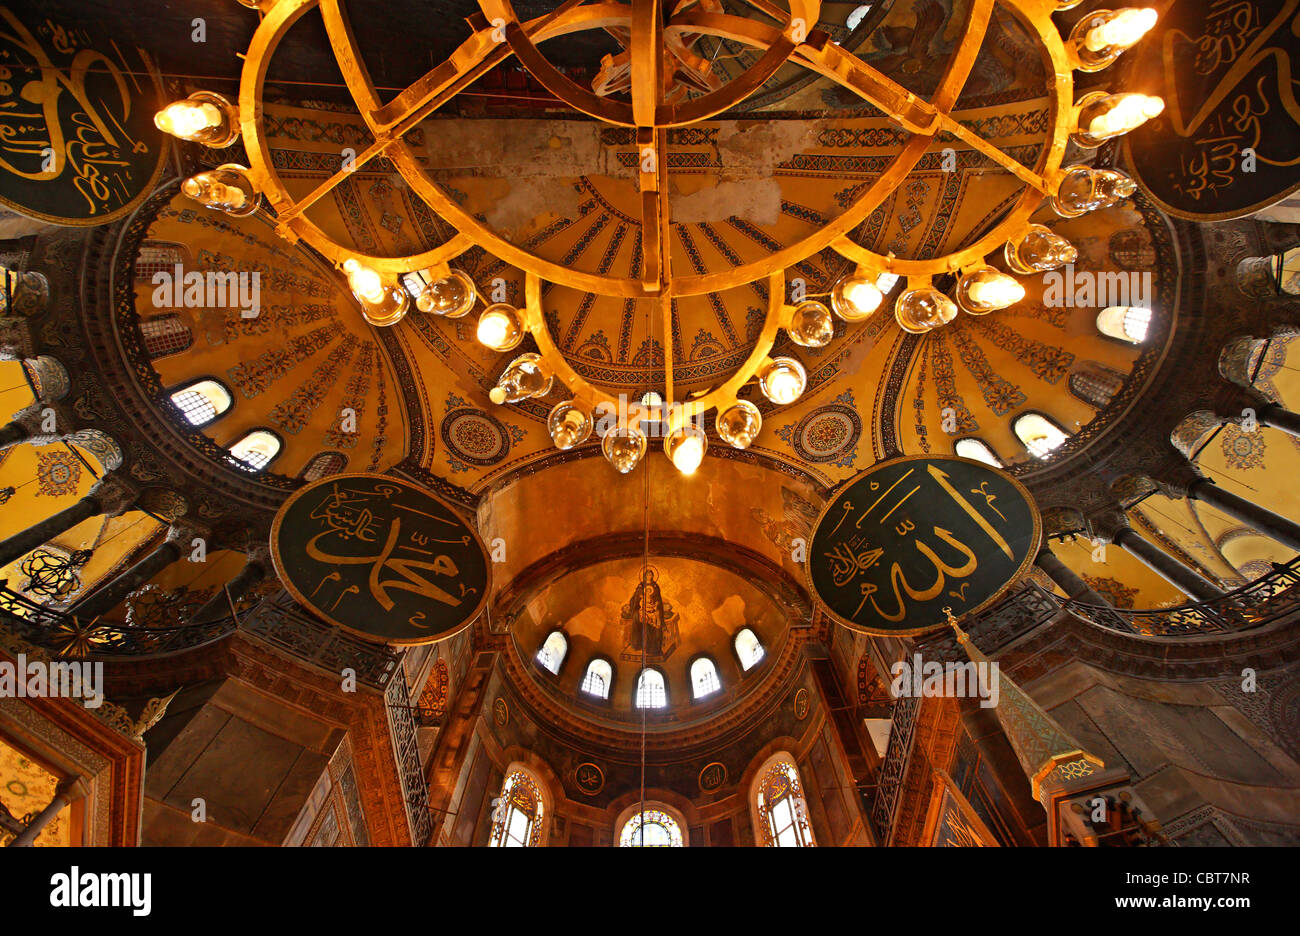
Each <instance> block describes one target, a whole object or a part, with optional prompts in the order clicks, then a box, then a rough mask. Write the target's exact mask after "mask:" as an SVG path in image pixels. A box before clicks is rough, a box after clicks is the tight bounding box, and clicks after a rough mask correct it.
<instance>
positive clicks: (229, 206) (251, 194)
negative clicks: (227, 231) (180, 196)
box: [181, 163, 257, 218]
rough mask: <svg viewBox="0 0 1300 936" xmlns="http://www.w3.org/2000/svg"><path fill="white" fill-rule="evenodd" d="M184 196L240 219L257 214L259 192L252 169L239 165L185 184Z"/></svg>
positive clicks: (207, 173) (208, 172)
mask: <svg viewBox="0 0 1300 936" xmlns="http://www.w3.org/2000/svg"><path fill="white" fill-rule="evenodd" d="M181 192H182V193H184V194H185V196H186V197H188V198H192V199H194V201H196V202H198V203H199V204H200V205H203V206H204V207H206V208H211V209H213V210H214V211H224V212H225V213H226V214H229V215H234V216H235V217H237V218H242V217H244V216H246V215H250V214H252V213H253V212H254V211H256V210H257V190H256V189H255V188H253V182H252V179H251V178H250V177H249V175H248V169H247V168H245V167H244V166H240V165H237V164H235V163H226V164H225V165H222V166H218V167H217V168H215V169H209V170H207V171H206V172H200V173H199V174H198V175H195V176H191V177H190V178H188V179H186V180H185V181H184V182H182V183H181Z"/></svg>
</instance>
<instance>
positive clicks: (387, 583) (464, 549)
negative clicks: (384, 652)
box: [271, 474, 491, 645]
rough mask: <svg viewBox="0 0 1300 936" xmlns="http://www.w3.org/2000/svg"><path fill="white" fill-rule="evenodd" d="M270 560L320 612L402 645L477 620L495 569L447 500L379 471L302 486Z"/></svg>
mask: <svg viewBox="0 0 1300 936" xmlns="http://www.w3.org/2000/svg"><path fill="white" fill-rule="evenodd" d="M271 558H272V561H273V562H274V563H275V571H276V573H277V574H278V575H279V576H280V581H281V582H283V583H284V587H285V588H286V589H288V591H289V593H290V594H291V595H293V597H294V598H295V599H297V600H298V601H299V602H300V603H302V604H303V605H305V606H306V607H307V608H308V609H310V610H311V611H312V612H313V613H315V614H317V615H319V616H320V617H322V618H324V619H325V620H327V621H329V622H331V623H333V624H337V625H338V626H339V627H342V628H344V629H346V630H349V631H351V632H352V633H354V634H357V635H358V636H360V637H364V638H366V639H369V640H380V641H384V642H385V643H390V644H399V645H407V644H424V643H432V642H434V641H436V640H443V639H445V638H447V637H451V636H452V635H454V634H456V633H457V632H459V631H460V630H461V629H463V628H464V627H466V626H467V625H469V624H470V622H472V621H473V620H474V619H475V618H476V617H478V615H479V612H480V611H481V610H482V608H483V604H484V602H485V601H486V600H487V593H488V577H489V571H490V569H491V565H490V563H489V562H488V554H487V550H486V549H484V547H483V541H482V540H481V539H480V538H479V536H478V533H476V532H475V531H474V529H473V528H471V527H470V526H469V525H468V524H467V523H466V522H465V521H464V520H462V519H461V518H460V516H459V515H457V514H456V513H455V511H453V510H452V509H451V507H450V506H448V505H447V504H446V503H445V502H443V501H442V500H441V499H440V498H438V497H436V496H434V495H433V494H431V493H429V492H428V491H426V490H425V489H424V488H421V487H418V486H416V485H414V484H411V483H409V482H407V481H403V480H401V479H399V478H392V477H389V476H387V475H371V474H341V475H331V476H330V477H328V478H322V479H321V480H320V481H317V482H315V483H313V484H309V485H307V486H306V487H304V488H301V489H300V490H298V491H296V492H295V493H294V494H293V496H292V497H290V498H289V499H288V500H287V501H285V502H284V504H283V506H281V507H280V511H279V513H277V514H276V517H275V523H274V525H273V526H272V527H271Z"/></svg>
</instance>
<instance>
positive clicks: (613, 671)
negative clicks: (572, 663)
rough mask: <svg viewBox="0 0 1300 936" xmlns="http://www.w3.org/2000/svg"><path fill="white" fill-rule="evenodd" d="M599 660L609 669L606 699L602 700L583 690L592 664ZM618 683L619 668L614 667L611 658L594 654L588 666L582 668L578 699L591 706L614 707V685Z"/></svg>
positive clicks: (588, 661) (589, 659)
mask: <svg viewBox="0 0 1300 936" xmlns="http://www.w3.org/2000/svg"><path fill="white" fill-rule="evenodd" d="M567 655H568V654H566V656H567ZM597 660H599V661H600V662H602V663H604V664H605V665H606V666H608V667H609V685H608V686H606V687H605V697H604V698H601V697H600V696H598V695H592V694H591V693H590V692H588V691H587V690H586V689H584V688H582V687H583V684H584V683H586V681H587V674H588V672H590V670H591V664H593V663H595V662H596V661H597ZM616 682H618V667H617V666H615V665H614V661H613V660H612V659H610V658H609V657H607V656H605V654H603V653H597V654H594V655H592V656H591V657H589V658H588V660H587V663H586V665H585V666H583V668H582V678H581V679H579V680H578V693H577V695H578V698H579V699H581V700H582V701H584V702H587V703H589V704H591V705H603V706H610V705H613V703H614V684H615V683H616Z"/></svg>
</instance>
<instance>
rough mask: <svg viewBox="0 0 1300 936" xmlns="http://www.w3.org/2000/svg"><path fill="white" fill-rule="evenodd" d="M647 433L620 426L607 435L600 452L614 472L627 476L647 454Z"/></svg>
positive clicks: (602, 441)
mask: <svg viewBox="0 0 1300 936" xmlns="http://www.w3.org/2000/svg"><path fill="white" fill-rule="evenodd" d="M645 448H646V440H645V433H643V432H642V431H641V430H640V429H637V428H635V427H633V426H619V427H617V428H615V429H611V430H610V431H609V432H607V433H605V438H603V439H602V440H601V442H600V450H601V452H602V453H603V454H604V456H605V458H606V459H607V460H608V461H609V463H610V464H611V465H613V466H614V470H615V471H617V472H618V473H619V474H627V473H628V472H629V471H631V470H632V469H633V468H635V467H636V465H637V462H639V461H640V460H641V456H642V455H644V454H645Z"/></svg>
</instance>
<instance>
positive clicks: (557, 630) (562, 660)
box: [533, 627, 612, 689]
mask: <svg viewBox="0 0 1300 936" xmlns="http://www.w3.org/2000/svg"><path fill="white" fill-rule="evenodd" d="M555 634H559V635H560V636H561V637H562V638H564V652H563V653H562V654H560V663H559V665H558V666H556V668H555V672H551V671H550V670H549V669H547V668H546V666H545V665H544V664H543V663H542V661H541V660H539V659H537V658H538V656H540V655H541V652H542V650H544V649H545V648H546V643H547V641H549V640H550V639H551V637H553V636H554V635H555ZM571 649H572V647H571V646H570V645H569V635H568V634H566V633H565V632H564V628H562V627H552V628H551V629H550V630H549V631H547V632H546V636H545V637H543V638H542V642H541V643H540V644H538V646H537V652H536V653H534V654H533V664H534V665H535V666H537V667H538V668H539V669H541V670H542V672H544V673H546V675H548V676H553V677H555V678H557V679H558V678H559V676H560V674H561V673H562V672H564V664H565V663H567V662H568V661H569V656H570V654H569V651H570V650H571ZM589 662H594V658H593V660H592V661H589ZM611 668H612V667H611ZM582 675H583V676H584V677H585V676H586V675H587V671H586V669H583V671H582ZM579 689H581V686H579Z"/></svg>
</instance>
